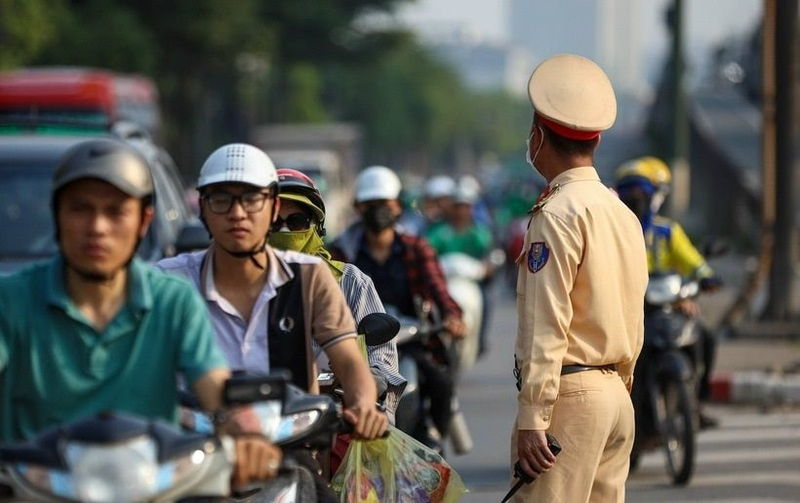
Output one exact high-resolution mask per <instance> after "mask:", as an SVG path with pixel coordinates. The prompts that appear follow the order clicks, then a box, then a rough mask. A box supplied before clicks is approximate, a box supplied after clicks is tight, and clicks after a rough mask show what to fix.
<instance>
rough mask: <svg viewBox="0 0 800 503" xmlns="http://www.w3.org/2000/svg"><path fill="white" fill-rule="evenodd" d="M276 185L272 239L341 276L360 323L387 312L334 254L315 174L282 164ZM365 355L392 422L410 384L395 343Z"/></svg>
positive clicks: (365, 281) (368, 282)
mask: <svg viewBox="0 0 800 503" xmlns="http://www.w3.org/2000/svg"><path fill="white" fill-rule="evenodd" d="M278 187H279V189H280V192H279V197H280V201H281V206H280V211H279V213H278V218H277V220H276V221H275V223H274V224H273V227H272V232H271V233H270V234H269V244H270V245H271V246H273V247H275V248H278V249H280V250H294V251H298V252H301V253H306V254H308V255H314V256H317V257H319V258H321V259H322V260H324V261H325V263H326V264H328V268H329V269H330V270H331V272H332V273H333V276H334V278H336V280H337V281H338V282H339V286H340V287H341V289H342V293H343V294H344V298H345V301H346V302H347V304H348V306H349V307H350V311H351V312H352V313H353V318H354V319H355V322H356V324H358V323H359V322H360V321H361V319H362V318H364V316H366V315H368V314H370V313H376V312H379V313H382V312H385V311H384V308H383V303H382V302H381V299H380V297H379V296H378V292H377V291H376V290H375V286H374V284H373V283H372V279H370V277H369V276H367V275H366V274H364V273H363V272H362V271H361V270H360V269H359V268H358V267H356V266H355V265H353V264H348V263H345V262H340V261H338V260H333V259H332V258H331V254H330V252H329V251H328V250H327V249H326V248H325V243H324V241H323V237H324V236H325V202H324V201H323V200H322V195H321V194H320V192H319V190H318V189H317V187H316V185H315V184H314V182H313V180H311V178H309V177H308V176H306V175H305V174H303V173H302V172H300V171H297V170H294V169H278ZM320 356H321V355H320ZM367 358H368V360H369V365H370V367H371V368H372V369H373V371H374V372H376V373H378V374H379V375H382V376H384V377H385V378H386V381H387V383H388V392H387V395H386V412H387V414H388V416H389V420H390V421H391V422H392V423H394V412H395V409H396V408H397V404H398V402H399V401H400V396H401V395H402V394H403V389H404V388H405V385H406V380H405V379H404V378H403V376H401V375H400V372H399V370H398V366H397V346H396V344H395V343H394V341H389V342H387V343H386V344H382V345H380V346H375V347H369V348H368V352H367Z"/></svg>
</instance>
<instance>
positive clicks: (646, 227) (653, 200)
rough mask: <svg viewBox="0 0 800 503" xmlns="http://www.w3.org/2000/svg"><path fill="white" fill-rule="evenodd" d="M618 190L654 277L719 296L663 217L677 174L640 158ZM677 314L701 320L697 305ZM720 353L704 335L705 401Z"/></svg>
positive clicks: (684, 304) (627, 168)
mask: <svg viewBox="0 0 800 503" xmlns="http://www.w3.org/2000/svg"><path fill="white" fill-rule="evenodd" d="M615 178H616V190H617V193H618V194H619V197H620V199H621V200H622V202H624V203H625V204H626V205H627V206H628V208H630V209H631V211H633V212H634V213H635V214H636V216H637V217H638V218H639V221H640V222H641V224H642V230H643V232H644V238H645V244H646V248H647V267H648V271H649V272H650V274H653V273H657V272H660V273H663V272H677V273H679V274H680V275H682V276H683V277H685V278H689V279H694V280H697V281H698V282H699V283H700V288H701V289H702V290H703V291H706V292H708V291H714V290H716V289H718V288H719V287H720V286H721V285H722V282H721V281H720V279H719V278H718V277H717V276H716V275H715V274H714V271H713V270H712V269H711V267H710V266H709V265H708V263H707V262H706V259H705V258H704V257H703V255H702V254H701V253H700V252H699V251H697V248H695V246H694V245H693V244H692V242H691V240H690V239H689V237H688V236H687V235H686V232H684V230H683V227H681V225H680V224H679V223H678V222H676V221H674V220H672V219H669V218H667V217H664V216H661V215H659V214H658V211H659V209H660V208H661V205H662V204H663V203H664V200H665V198H666V196H667V194H668V193H669V188H670V183H671V182H672V174H671V173H670V170H669V168H668V167H667V165H666V163H664V161H662V160H660V159H658V158H656V157H649V156H646V157H639V158H636V159H632V160H630V161H627V162H625V163H623V164H622V165H621V166H620V167H619V168H618V169H617V171H616V174H615ZM675 308H676V309H677V310H678V311H680V312H682V313H683V314H685V315H686V316H690V317H696V316H698V315H699V310H698V307H697V304H696V303H695V302H694V301H693V300H692V299H684V300H682V301H679V302H678V303H677V304H676V305H675ZM715 353H716V339H715V337H714V335H713V333H711V332H710V331H709V330H705V329H704V330H703V354H704V363H705V365H704V366H705V369H704V372H703V375H702V377H701V381H700V388H699V396H700V400H701V401H702V400H707V399H708V398H709V395H710V374H711V369H712V367H713V364H714V354H715ZM700 422H701V426H703V427H713V426H716V420H714V419H713V418H710V417H708V416H706V415H703V414H701V417H700Z"/></svg>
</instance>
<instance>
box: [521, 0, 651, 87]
mask: <svg viewBox="0 0 800 503" xmlns="http://www.w3.org/2000/svg"><path fill="white" fill-rule="evenodd" d="M640 9H641V3H640V2H638V1H636V0H559V1H558V2H549V1H533V0H510V3H509V12H508V14H509V28H510V40H511V43H512V44H513V45H516V46H520V47H524V48H526V49H528V51H530V53H531V54H533V55H534V57H535V61H536V62H537V63H538V62H540V61H543V60H544V59H546V58H548V57H550V56H553V55H555V54H559V53H563V52H571V53H574V54H580V55H582V56H585V57H587V58H589V59H591V60H593V61H595V62H597V63H598V64H599V65H600V66H602V67H603V69H604V70H605V71H606V73H607V74H608V75H609V78H610V79H611V81H612V82H613V84H614V89H615V90H617V91H618V92H625V93H632V94H635V95H641V94H642V93H645V92H647V91H649V85H648V83H647V82H646V81H645V79H643V78H642V68H641V50H642V44H641V25H642V22H641V12H640Z"/></svg>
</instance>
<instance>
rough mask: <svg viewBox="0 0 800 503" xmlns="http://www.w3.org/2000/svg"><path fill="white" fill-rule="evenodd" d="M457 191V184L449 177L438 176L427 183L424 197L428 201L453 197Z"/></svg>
mask: <svg viewBox="0 0 800 503" xmlns="http://www.w3.org/2000/svg"><path fill="white" fill-rule="evenodd" d="M455 191H456V182H455V180H453V179H452V178H450V177H449V176H447V175H437V176H434V177H433V178H431V179H430V180H428V181H427V182H425V188H424V189H423V195H424V196H425V198H426V199H439V198H440V197H452V196H453V194H454V193H455Z"/></svg>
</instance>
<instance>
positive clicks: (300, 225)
mask: <svg viewBox="0 0 800 503" xmlns="http://www.w3.org/2000/svg"><path fill="white" fill-rule="evenodd" d="M311 220H312V219H311V215H309V214H307V213H292V214H291V215H289V216H288V217H286V218H281V217H280V216H278V219H277V220H275V223H274V224H272V230H273V231H274V232H279V231H280V230H281V229H282V228H283V224H286V227H288V228H289V230H290V231H304V230H306V229H308V228H309V227H311Z"/></svg>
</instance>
